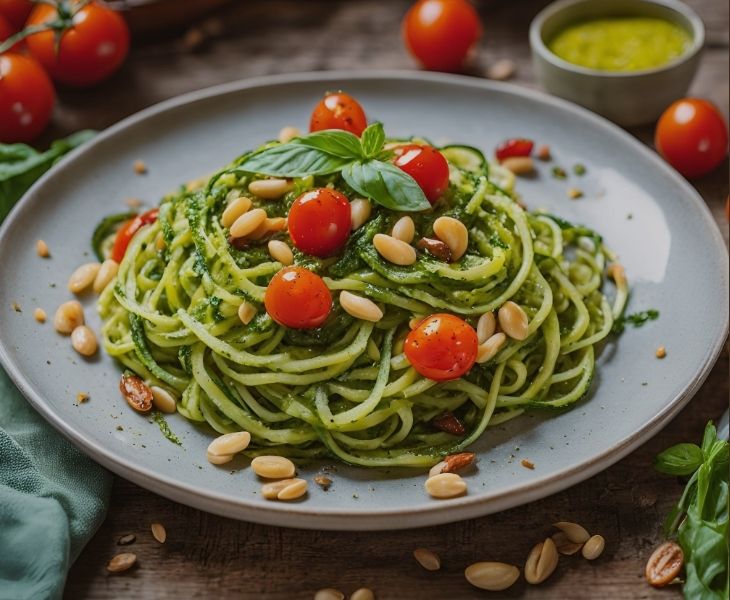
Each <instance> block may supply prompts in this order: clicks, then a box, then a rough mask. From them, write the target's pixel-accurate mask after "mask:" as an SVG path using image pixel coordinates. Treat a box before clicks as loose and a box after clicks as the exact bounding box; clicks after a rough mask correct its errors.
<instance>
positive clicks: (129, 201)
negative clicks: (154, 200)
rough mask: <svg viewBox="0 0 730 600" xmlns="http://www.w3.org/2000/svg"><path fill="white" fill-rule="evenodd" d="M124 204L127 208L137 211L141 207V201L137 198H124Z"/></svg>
mask: <svg viewBox="0 0 730 600" xmlns="http://www.w3.org/2000/svg"><path fill="white" fill-rule="evenodd" d="M124 204H126V205H127V206H128V207H129V208H133V209H138V208H139V207H140V206H142V200H140V199H139V198H126V199H125V200H124Z"/></svg>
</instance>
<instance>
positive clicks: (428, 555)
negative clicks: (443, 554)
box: [413, 548, 441, 571]
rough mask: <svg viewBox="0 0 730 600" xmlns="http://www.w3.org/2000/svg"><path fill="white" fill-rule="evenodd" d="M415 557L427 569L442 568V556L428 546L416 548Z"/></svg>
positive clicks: (435, 569)
mask: <svg viewBox="0 0 730 600" xmlns="http://www.w3.org/2000/svg"><path fill="white" fill-rule="evenodd" d="M413 558H415V559H416V562H417V563H418V564H419V565H421V566H422V567H423V568H424V569H426V571H438V570H439V569H440V568H441V558H440V557H439V555H438V554H436V553H435V552H432V551H431V550H428V549H427V548H416V549H415V550H414V551H413Z"/></svg>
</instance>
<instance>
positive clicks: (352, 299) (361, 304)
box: [340, 290, 383, 322]
mask: <svg viewBox="0 0 730 600" xmlns="http://www.w3.org/2000/svg"><path fill="white" fill-rule="evenodd" d="M340 306H342V308H343V309H344V310H345V312H346V313H348V314H350V315H352V316H353V317H355V318H356V319H362V320H363V321H373V322H377V321H380V319H382V318H383V311H382V310H380V308H379V307H378V305H377V304H375V302H373V301H372V300H370V299H368V298H363V297H362V296H357V295H355V294H353V293H351V292H348V291H347V290H342V291H341V292H340Z"/></svg>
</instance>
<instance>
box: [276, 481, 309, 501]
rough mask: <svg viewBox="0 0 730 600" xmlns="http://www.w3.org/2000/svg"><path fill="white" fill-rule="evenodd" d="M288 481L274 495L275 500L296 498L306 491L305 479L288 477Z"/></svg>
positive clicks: (307, 485) (307, 486)
mask: <svg viewBox="0 0 730 600" xmlns="http://www.w3.org/2000/svg"><path fill="white" fill-rule="evenodd" d="M285 481H286V480H285ZM288 481H289V483H288V484H287V485H285V486H284V487H283V488H282V489H281V491H279V493H278V494H277V495H276V499H277V500H284V501H287V500H296V499H297V498H301V497H302V496H304V494H306V493H307V489H308V488H309V484H308V483H307V481H306V480H305V479H289V480H288Z"/></svg>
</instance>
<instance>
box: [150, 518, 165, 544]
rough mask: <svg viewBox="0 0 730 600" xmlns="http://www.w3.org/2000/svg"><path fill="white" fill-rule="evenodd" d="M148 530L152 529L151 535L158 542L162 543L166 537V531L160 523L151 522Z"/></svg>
mask: <svg viewBox="0 0 730 600" xmlns="http://www.w3.org/2000/svg"><path fill="white" fill-rule="evenodd" d="M150 531H152V537H153V538H155V539H156V540H157V541H158V542H160V544H164V543H165V540H166V539H167V531H165V527H164V526H163V525H162V523H152V525H150Z"/></svg>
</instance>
